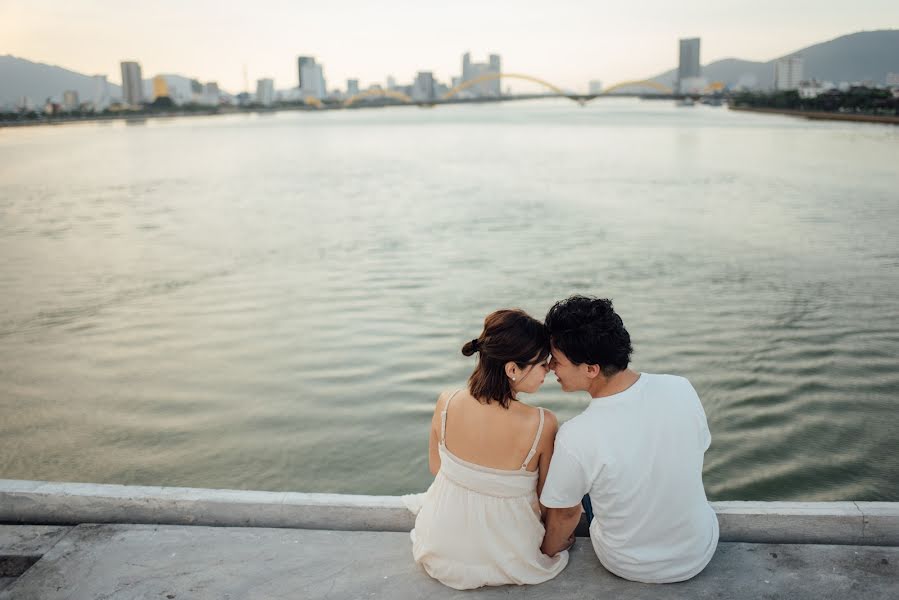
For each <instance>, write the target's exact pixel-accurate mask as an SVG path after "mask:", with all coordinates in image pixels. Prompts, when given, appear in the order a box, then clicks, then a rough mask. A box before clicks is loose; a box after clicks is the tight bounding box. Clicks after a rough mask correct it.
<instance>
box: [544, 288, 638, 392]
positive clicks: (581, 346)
mask: <svg viewBox="0 0 899 600" xmlns="http://www.w3.org/2000/svg"><path fill="white" fill-rule="evenodd" d="M544 323H545V325H546V329H547V330H548V331H549V335H550V339H551V340H552V343H553V345H554V346H555V347H556V348H558V349H559V350H561V351H562V352H564V353H565V356H567V357H568V358H569V359H570V360H571V362H573V363H574V364H576V365H579V364H583V363H587V364H588V365H599V368H600V370H601V371H602V374H603V375H605V376H606V377H611V376H612V375H615V374H616V373H618V372H619V371H623V370H624V369H626V368H627V365H628V363H630V360H631V353H632V352H633V351H634V348H633V347H632V346H631V336H630V334H628V332H627V329H625V328H624V322H623V321H622V320H621V317H619V316H618V314H617V313H616V312H615V310H614V309H613V308H612V301H611V300H607V299H605V298H590V297H588V296H571V297H570V298H568V299H567V300H560V301H559V302H556V303H555V304H554V305H553V307H552V308H551V309H549V312H548V313H546V320H545V322H544Z"/></svg>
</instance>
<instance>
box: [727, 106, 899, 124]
mask: <svg viewBox="0 0 899 600" xmlns="http://www.w3.org/2000/svg"><path fill="white" fill-rule="evenodd" d="M730 109H731V110H736V111H742V112H755V113H766V114H776V115H787V116H790V117H803V118H806V119H812V120H819V121H854V122H857V123H880V124H885V125H899V116H897V117H889V116H884V115H863V114H855V113H838V112H819V111H806V110H786V109H780V108H753V107H748V106H730Z"/></svg>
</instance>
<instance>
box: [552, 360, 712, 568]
mask: <svg viewBox="0 0 899 600" xmlns="http://www.w3.org/2000/svg"><path fill="white" fill-rule="evenodd" d="M711 441H712V437H711V434H710V433H709V427H708V423H707V422H706V418H705V412H704V411H703V410H702V404H701V403H700V402H699V396H697V395H696V390H694V389H693V386H692V385H690V382H689V381H687V380H686V379H684V378H683V377H676V376H674V375H651V374H648V373H643V374H641V375H640V378H639V379H638V380H637V381H636V382H635V383H634V384H633V385H632V386H631V387H630V388H628V389H626V390H625V391H623V392H620V393H618V394H614V395H612V396H607V397H604V398H596V399H594V400H593V401H592V402H591V403H590V406H588V407H587V409H586V410H585V411H584V412H583V413H581V414H580V415H578V416H576V417H575V418H573V419H571V420H570V421H568V422H567V423H565V424H564V425H562V427H560V428H559V434H558V435H557V436H556V444H555V451H554V454H553V458H552V463H551V464H550V467H549V473H548V475H547V477H546V483H545V484H544V486H543V493H542V494H541V497H540V501H541V502H542V503H543V505H544V506H547V507H549V508H567V507H571V506H577V505H578V504H580V502H581V499H582V498H583V496H584V495H585V494H587V493H589V494H590V501H591V503H592V504H593V513H594V518H593V522H592V523H590V539H591V541H592V542H593V549H594V550H595V551H596V555H597V556H598V557H599V560H600V562H602V564H603V566H605V567H606V568H607V569H608V570H609V571H611V572H612V573H615V574H616V575H618V576H620V577H624V578H625V579H630V580H632V581H641V582H644V583H670V582H674V581H683V580H686V579H689V578H691V577H693V576H694V575H696V574H697V573H699V572H700V571H702V569H703V568H705V566H706V565H707V564H708V562H709V561H710V560H711V558H712V555H713V554H714V553H715V548H716V547H717V545H718V519H717V517H716V515H715V511H714V510H712V507H711V506H710V505H709V503H708V500H707V499H706V496H705V489H704V488H703V486H702V459H703V454H704V453H705V451H706V449H708V447H709V444H711Z"/></svg>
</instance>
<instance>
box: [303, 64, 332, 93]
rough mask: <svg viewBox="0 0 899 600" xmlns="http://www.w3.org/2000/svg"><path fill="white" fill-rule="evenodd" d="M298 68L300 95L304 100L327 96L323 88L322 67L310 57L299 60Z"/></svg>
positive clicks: (323, 75) (323, 76)
mask: <svg viewBox="0 0 899 600" xmlns="http://www.w3.org/2000/svg"><path fill="white" fill-rule="evenodd" d="M299 67H300V86H299V87H300V93H301V94H302V96H303V97H304V98H308V97H310V96H311V97H313V98H318V99H322V98H324V97H325V96H326V95H327V91H326V90H327V88H326V87H325V74H324V70H323V69H322V65H320V64H318V63H316V62H315V59H314V58H313V57H311V56H301V57H300V58H299Z"/></svg>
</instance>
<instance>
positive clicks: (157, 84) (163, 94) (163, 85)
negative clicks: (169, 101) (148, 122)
mask: <svg viewBox="0 0 899 600" xmlns="http://www.w3.org/2000/svg"><path fill="white" fill-rule="evenodd" d="M168 97H169V83H168V82H167V81H166V80H165V77H164V76H162V75H157V76H156V77H154V78H153V99H154V100H156V99H157V98H168Z"/></svg>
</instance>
